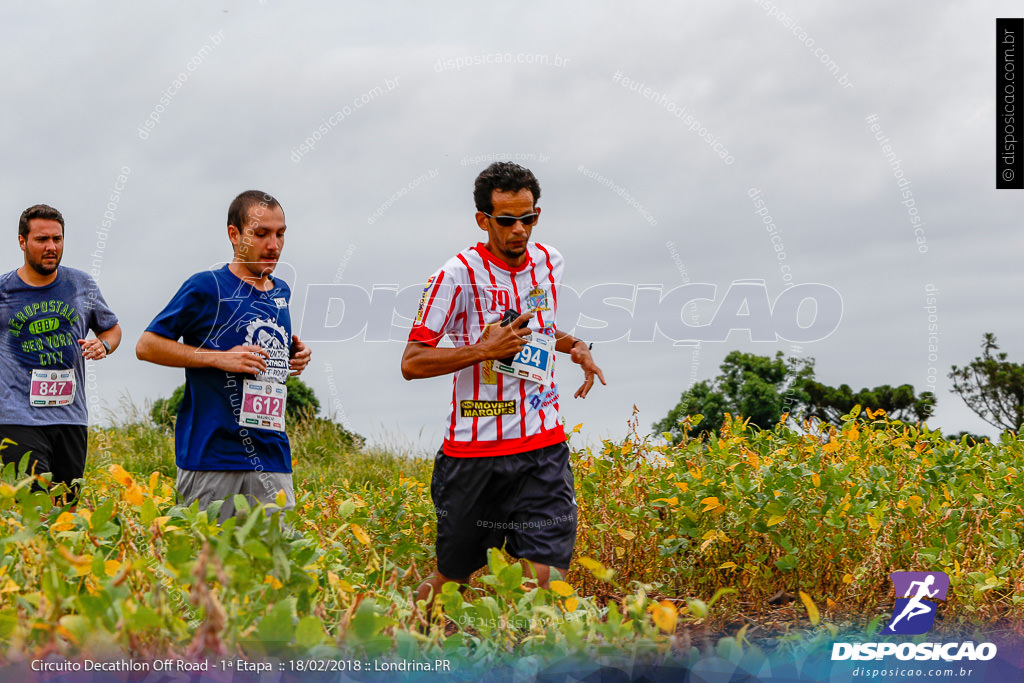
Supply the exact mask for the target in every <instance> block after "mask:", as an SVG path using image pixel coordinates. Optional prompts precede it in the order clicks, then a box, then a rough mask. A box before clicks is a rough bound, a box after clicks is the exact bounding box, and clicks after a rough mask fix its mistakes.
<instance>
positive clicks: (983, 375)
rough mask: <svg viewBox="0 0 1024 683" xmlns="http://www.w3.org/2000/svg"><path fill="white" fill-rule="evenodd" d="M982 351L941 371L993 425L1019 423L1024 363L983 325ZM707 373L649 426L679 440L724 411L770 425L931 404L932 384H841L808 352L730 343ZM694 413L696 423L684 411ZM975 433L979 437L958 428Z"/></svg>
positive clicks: (915, 417)
mask: <svg viewBox="0 0 1024 683" xmlns="http://www.w3.org/2000/svg"><path fill="white" fill-rule="evenodd" d="M981 348H982V353H981V355H980V356H978V357H976V358H974V359H973V360H972V361H971V362H970V363H968V364H967V365H965V366H963V367H957V366H956V365H954V366H953V367H952V369H951V370H950V372H949V375H948V377H949V378H950V379H951V380H953V388H952V390H951V392H952V393H955V394H957V395H958V396H959V397H960V398H961V399H962V400H963V401H964V402H965V403H966V404H967V407H968V408H970V409H971V410H972V411H973V412H974V413H975V414H977V415H978V416H979V417H980V418H981V419H983V420H985V421H986V422H988V423H989V424H990V425H992V426H993V427H996V428H998V429H999V430H1000V431H1004V430H1011V431H1014V432H1017V431H1020V428H1021V425H1022V423H1024V364H1020V363H1013V362H1010V361H1009V360H1007V355H1006V353H1005V352H1001V351H999V346H998V344H997V342H996V338H995V335H993V334H992V333H985V335H984V336H983V338H982V344H981ZM719 370H720V371H721V372H720V374H719V375H718V376H717V377H715V378H714V379H712V380H704V381H701V382H697V383H696V384H694V385H693V386H692V387H690V388H689V389H687V390H686V391H684V392H683V394H682V396H681V397H680V399H679V402H678V403H677V404H676V405H675V406H674V407H673V408H672V409H671V410H670V411H669V412H668V415H666V416H665V417H664V418H663V419H662V420H660V421H658V422H656V423H654V429H655V430H657V431H658V432H660V433H662V434H665V435H666V437H667V438H669V439H670V440H671V441H673V442H678V441H679V440H680V439H681V438H682V437H683V434H684V433H686V432H687V431H690V432H692V433H693V434H700V433H705V434H706V433H711V432H717V431H718V430H719V429H721V427H722V424H723V423H724V422H725V415H726V413H728V414H729V415H731V416H733V417H742V418H744V419H748V420H749V423H748V424H749V425H750V426H753V427H758V428H761V429H770V428H771V427H772V426H774V425H775V424H777V423H778V422H779V421H780V420H781V419H782V416H783V415H784V414H789V415H793V416H795V417H798V418H801V419H817V420H819V421H821V422H826V423H830V424H834V425H837V426H838V425H839V424H840V423H841V421H842V417H843V416H844V415H846V414H848V413H849V412H850V411H851V410H853V409H854V408H855V407H856V406H862V407H865V408H871V409H872V410H884V411H885V412H886V414H887V415H888V416H889V417H890V418H891V419H894V420H900V421H902V422H924V421H925V420H927V419H928V418H929V417H931V415H932V413H933V412H934V410H935V403H936V396H935V394H934V393H933V392H930V391H922V392H921V393H919V394H918V393H916V392H915V391H914V387H913V386H912V385H910V384H902V385H899V386H891V385H888V384H883V385H880V386H877V387H873V388H867V387H865V388H862V389H860V390H859V391H854V390H853V389H852V388H851V387H850V386H849V385H848V384H841V385H840V386H838V387H832V386H829V385H827V384H824V383H822V382H819V381H818V380H817V379H816V378H815V375H814V359H813V358H786V357H785V355H784V354H783V353H782V352H781V351H779V352H777V353H776V354H775V356H774V357H772V356H759V355H756V354H753V353H744V352H742V351H732V352H730V353H729V354H728V355H727V356H726V357H725V359H724V360H723V361H722V364H721V365H720V366H719ZM698 414H699V415H701V416H702V419H701V420H700V422H699V423H698V424H696V425H692V427H691V424H690V423H689V422H685V423H684V420H685V418H687V417H688V416H694V415H698ZM963 436H968V437H970V438H973V439H974V440H976V441H981V440H983V439H984V437H981V436H977V435H974V434H970V433H968V432H963V431H962V432H960V433H959V434H958V435H957V437H958V438H959V437H963Z"/></svg>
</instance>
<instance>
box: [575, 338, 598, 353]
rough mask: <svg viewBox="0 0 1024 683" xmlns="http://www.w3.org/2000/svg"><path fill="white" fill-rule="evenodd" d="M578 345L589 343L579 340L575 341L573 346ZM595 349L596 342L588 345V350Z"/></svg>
mask: <svg viewBox="0 0 1024 683" xmlns="http://www.w3.org/2000/svg"><path fill="white" fill-rule="evenodd" d="M577 344H587V342H585V341H583V340H582V339H577V340H576V341H574V342H573V343H572V345H573V346H576V345H577ZM593 348H594V342H590V343H589V344H587V350H588V351H591V350H593Z"/></svg>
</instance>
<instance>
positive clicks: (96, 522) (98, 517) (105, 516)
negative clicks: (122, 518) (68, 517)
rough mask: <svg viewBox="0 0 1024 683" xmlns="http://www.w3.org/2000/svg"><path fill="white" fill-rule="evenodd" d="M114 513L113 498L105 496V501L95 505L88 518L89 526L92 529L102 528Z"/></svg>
mask: <svg viewBox="0 0 1024 683" xmlns="http://www.w3.org/2000/svg"><path fill="white" fill-rule="evenodd" d="M112 514H114V499H113V498H107V500H106V501H104V502H102V503H100V504H99V505H97V506H96V509H95V510H93V512H92V517H91V518H90V520H89V526H91V527H92V528H93V531H98V530H99V529H102V528H103V525H105V524H106V523H107V522H108V521H110V516H111V515H112Z"/></svg>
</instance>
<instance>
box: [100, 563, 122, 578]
mask: <svg viewBox="0 0 1024 683" xmlns="http://www.w3.org/2000/svg"><path fill="white" fill-rule="evenodd" d="M120 568H121V563H120V562H118V561H117V560H107V561H106V562H104V563H103V571H104V572H106V574H107V576H113V575H114V574H116V573H117V570H118V569H120Z"/></svg>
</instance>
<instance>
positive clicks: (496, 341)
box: [478, 311, 534, 360]
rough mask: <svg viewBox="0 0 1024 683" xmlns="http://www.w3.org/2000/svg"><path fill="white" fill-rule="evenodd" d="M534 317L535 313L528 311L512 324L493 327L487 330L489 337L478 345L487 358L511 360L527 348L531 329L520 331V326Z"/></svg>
mask: <svg viewBox="0 0 1024 683" xmlns="http://www.w3.org/2000/svg"><path fill="white" fill-rule="evenodd" d="M533 316H534V313H533V312H530V311H527V312H526V313H523V314H521V315H520V316H519V317H518V318H516V319H515V320H513V321H512V323H511V324H509V325H505V326H501V325H491V326H490V327H488V328H487V335H486V336H485V337H484V338H483V339H481V340H480V341H479V342H478V344H479V345H480V348H481V350H482V351H483V352H484V353H485V354H486V357H487V358H489V359H492V360H501V359H502V358H511V357H513V356H515V355H516V354H517V353H519V351H520V350H521V349H522V348H523V347H524V346H526V337H529V336H530V334H531V333H530V330H529V328H526V327H524V328H523V329H521V330H520V329H519V326H520V325H522V324H523V323H525V322H527V321H528V320H529V319H530V318H532V317H533Z"/></svg>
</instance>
